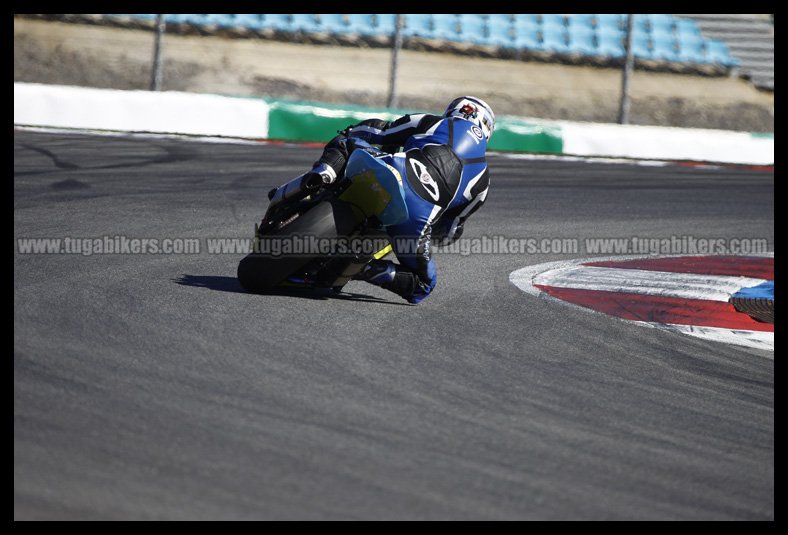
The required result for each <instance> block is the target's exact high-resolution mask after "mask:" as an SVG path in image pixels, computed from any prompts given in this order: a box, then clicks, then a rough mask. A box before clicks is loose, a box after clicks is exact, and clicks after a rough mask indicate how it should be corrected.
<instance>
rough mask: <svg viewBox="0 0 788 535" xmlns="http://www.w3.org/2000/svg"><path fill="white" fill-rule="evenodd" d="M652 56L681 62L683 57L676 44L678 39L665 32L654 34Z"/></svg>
mask: <svg viewBox="0 0 788 535" xmlns="http://www.w3.org/2000/svg"><path fill="white" fill-rule="evenodd" d="M651 44H652V57H653V58H654V59H661V60H664V61H673V62H680V61H681V58H680V56H679V53H678V47H677V46H676V40H675V39H674V37H673V36H672V35H666V34H663V33H659V34H652V39H651Z"/></svg>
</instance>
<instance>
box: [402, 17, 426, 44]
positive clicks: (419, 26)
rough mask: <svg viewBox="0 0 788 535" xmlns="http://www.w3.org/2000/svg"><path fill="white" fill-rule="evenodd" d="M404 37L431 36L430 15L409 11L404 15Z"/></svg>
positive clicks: (424, 37)
mask: <svg viewBox="0 0 788 535" xmlns="http://www.w3.org/2000/svg"><path fill="white" fill-rule="evenodd" d="M402 35H404V36H405V37H421V38H423V39H430V38H431V37H432V17H431V16H430V15H428V14H426V13H411V14H407V15H405V27H404V28H403V29H402Z"/></svg>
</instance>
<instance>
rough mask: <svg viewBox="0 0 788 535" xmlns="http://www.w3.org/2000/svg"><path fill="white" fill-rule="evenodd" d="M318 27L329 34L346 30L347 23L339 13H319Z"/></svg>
mask: <svg viewBox="0 0 788 535" xmlns="http://www.w3.org/2000/svg"><path fill="white" fill-rule="evenodd" d="M318 18H319V19H320V29H321V30H322V31H324V32H328V33H331V34H342V33H345V32H347V31H348V28H349V25H348V22H347V20H345V15H343V14H341V13H320V14H318Z"/></svg>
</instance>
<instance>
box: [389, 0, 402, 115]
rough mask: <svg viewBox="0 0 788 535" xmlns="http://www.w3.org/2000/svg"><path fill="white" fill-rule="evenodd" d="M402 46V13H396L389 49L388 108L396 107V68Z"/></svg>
mask: <svg viewBox="0 0 788 535" xmlns="http://www.w3.org/2000/svg"><path fill="white" fill-rule="evenodd" d="M401 48H402V15H397V20H396V22H395V25H394V46H393V49H392V51H391V80H389V103H388V107H389V108H396V107H397V100H398V96H397V68H398V67H399V51H400V49H401Z"/></svg>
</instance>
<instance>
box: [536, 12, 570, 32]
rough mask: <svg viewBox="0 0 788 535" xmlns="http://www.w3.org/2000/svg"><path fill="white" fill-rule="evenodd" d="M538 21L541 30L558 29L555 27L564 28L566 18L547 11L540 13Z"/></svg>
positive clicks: (551, 30)
mask: <svg viewBox="0 0 788 535" xmlns="http://www.w3.org/2000/svg"><path fill="white" fill-rule="evenodd" d="M540 22H541V24H542V31H545V30H547V31H550V32H554V31H558V30H557V29H559V28H560V29H561V30H566V19H565V18H564V16H563V15H558V14H556V13H547V14H543V15H540Z"/></svg>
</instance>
